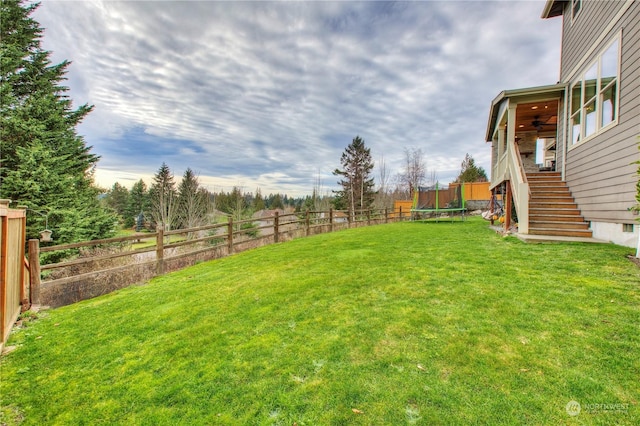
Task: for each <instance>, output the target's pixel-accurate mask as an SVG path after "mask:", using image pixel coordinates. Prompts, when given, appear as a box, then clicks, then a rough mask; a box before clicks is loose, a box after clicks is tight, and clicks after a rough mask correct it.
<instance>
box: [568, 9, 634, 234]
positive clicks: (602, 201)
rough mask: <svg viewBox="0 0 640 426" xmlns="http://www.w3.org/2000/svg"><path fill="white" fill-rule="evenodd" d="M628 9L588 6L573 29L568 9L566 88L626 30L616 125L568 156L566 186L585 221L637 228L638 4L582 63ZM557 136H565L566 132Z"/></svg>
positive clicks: (573, 25)
mask: <svg viewBox="0 0 640 426" xmlns="http://www.w3.org/2000/svg"><path fill="white" fill-rule="evenodd" d="M625 5H626V2H625V1H607V2H590V1H585V2H583V10H582V11H581V12H580V14H579V15H578V17H577V19H576V20H575V21H574V22H573V23H571V18H570V16H569V13H570V12H569V11H568V9H565V13H566V15H565V16H564V18H563V19H564V24H563V46H562V52H563V56H562V60H561V81H563V82H570V81H572V80H573V79H574V78H575V77H576V76H577V75H579V74H580V73H582V72H583V71H584V70H585V69H586V68H587V67H588V66H589V65H590V64H591V63H592V61H593V60H594V59H595V58H596V57H597V55H598V54H599V53H600V52H601V51H602V49H603V48H604V47H605V46H606V45H607V44H608V43H609V42H610V41H611V40H612V39H613V38H614V37H615V36H616V35H617V34H618V33H619V32H620V30H622V43H621V48H622V50H621V66H620V82H619V83H620V98H619V117H618V123H617V124H616V125H613V126H611V127H610V128H609V129H607V130H606V131H604V132H602V133H600V134H598V135H597V136H595V137H593V138H591V139H588V140H586V141H584V142H583V143H581V144H579V145H576V146H575V147H573V148H571V149H568V150H567V152H566V157H567V161H566V174H565V180H566V181H567V184H568V185H569V187H570V188H571V191H572V193H573V196H574V197H575V200H576V202H577V203H578V206H579V208H580V209H581V210H582V214H583V216H584V217H585V219H586V220H588V221H593V222H615V223H634V222H635V219H637V216H634V215H633V214H632V213H631V212H630V211H629V210H628V209H629V207H631V206H633V205H634V204H635V195H636V187H635V185H636V182H637V180H638V177H637V175H636V174H635V173H636V169H637V166H635V165H633V164H632V162H633V161H636V160H638V159H639V158H640V155H639V151H638V139H637V136H638V135H639V134H640V96H638V93H640V1H635V2H634V3H633V4H632V5H631V6H630V7H629V9H628V10H627V11H626V13H625V14H624V15H623V17H622V19H621V20H620V21H619V22H617V23H616V24H615V25H614V26H613V28H612V29H611V30H610V31H609V32H608V34H606V36H605V37H604V38H603V39H602V40H601V41H600V43H599V44H598V45H597V46H596V48H595V49H594V50H593V51H592V52H591V53H590V54H589V57H588V58H585V57H584V55H585V54H586V52H589V51H590V49H591V47H592V45H593V44H594V43H595V42H596V41H598V38H599V37H600V36H601V34H600V33H598V32H597V31H593V29H594V28H602V29H604V28H605V27H607V25H608V24H609V23H610V22H611V21H612V20H613V18H614V17H615V15H616V13H617V12H618V11H619V10H620V8H622V7H624V6H625ZM585 59H586V60H585ZM576 66H579V68H578V69H576ZM574 71H575V72H574ZM563 122H566V121H565V120H563ZM559 130H561V131H562V132H565V133H563V134H566V130H565V128H564V126H562V129H559Z"/></svg>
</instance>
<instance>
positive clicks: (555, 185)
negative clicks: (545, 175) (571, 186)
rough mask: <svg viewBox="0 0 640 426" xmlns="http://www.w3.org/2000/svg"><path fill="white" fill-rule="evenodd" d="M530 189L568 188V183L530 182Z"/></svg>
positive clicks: (559, 181)
mask: <svg viewBox="0 0 640 426" xmlns="http://www.w3.org/2000/svg"><path fill="white" fill-rule="evenodd" d="M529 187H531V188H536V189H540V188H567V183H566V182H563V181H561V180H558V181H553V182H551V181H548V180H530V181H529Z"/></svg>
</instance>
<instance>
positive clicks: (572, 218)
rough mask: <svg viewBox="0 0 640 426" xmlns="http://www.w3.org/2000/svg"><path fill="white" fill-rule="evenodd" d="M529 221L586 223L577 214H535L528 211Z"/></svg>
mask: <svg viewBox="0 0 640 426" xmlns="http://www.w3.org/2000/svg"><path fill="white" fill-rule="evenodd" d="M529 222H545V223H549V222H580V223H586V222H585V221H584V219H583V218H582V216H580V215H579V214H577V213H576V214H573V215H570V214H535V213H529Z"/></svg>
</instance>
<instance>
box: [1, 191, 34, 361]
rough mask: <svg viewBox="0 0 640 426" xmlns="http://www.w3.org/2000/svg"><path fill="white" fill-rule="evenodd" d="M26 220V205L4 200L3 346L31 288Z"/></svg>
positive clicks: (2, 201) (2, 215) (2, 207)
mask: <svg viewBox="0 0 640 426" xmlns="http://www.w3.org/2000/svg"><path fill="white" fill-rule="evenodd" d="M26 224H27V216H26V209H24V208H18V209H10V208H9V200H0V350H2V347H3V346H4V342H5V341H6V340H7V337H8V336H9V332H10V331H11V327H12V326H13V324H14V322H15V321H16V319H17V318H18V315H20V308H21V305H23V304H24V303H25V302H24V299H26V294H27V292H28V284H29V283H28V278H29V274H28V272H27V267H28V265H26V264H25V257H24V240H25V236H26ZM27 303H28V301H27Z"/></svg>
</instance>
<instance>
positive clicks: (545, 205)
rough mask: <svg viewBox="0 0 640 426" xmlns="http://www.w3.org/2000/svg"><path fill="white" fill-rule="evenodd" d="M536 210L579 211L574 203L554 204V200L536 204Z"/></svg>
mask: <svg viewBox="0 0 640 426" xmlns="http://www.w3.org/2000/svg"><path fill="white" fill-rule="evenodd" d="M535 208H538V209H576V210H577V209H578V205H577V204H576V203H574V202H571V203H563V202H554V201H552V200H546V201H545V202H543V203H536V204H535Z"/></svg>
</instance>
